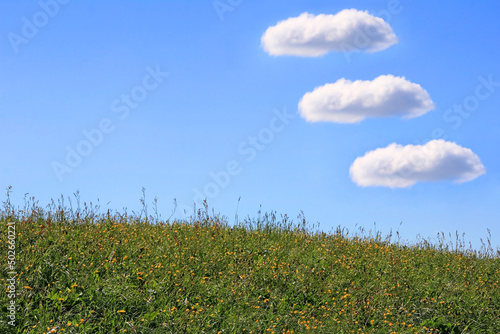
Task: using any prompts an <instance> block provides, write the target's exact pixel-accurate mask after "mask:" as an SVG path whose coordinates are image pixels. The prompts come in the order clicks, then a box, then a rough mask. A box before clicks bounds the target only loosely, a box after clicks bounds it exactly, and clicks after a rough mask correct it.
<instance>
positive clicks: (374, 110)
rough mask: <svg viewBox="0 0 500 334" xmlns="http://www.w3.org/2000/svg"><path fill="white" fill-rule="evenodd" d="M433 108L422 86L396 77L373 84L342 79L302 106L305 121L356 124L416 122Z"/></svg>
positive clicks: (307, 96)
mask: <svg viewBox="0 0 500 334" xmlns="http://www.w3.org/2000/svg"><path fill="white" fill-rule="evenodd" d="M434 107H435V106H434V102H432V100H431V98H430V96H429V93H427V91H426V90H425V89H423V88H422V87H421V86H420V85H418V84H415V83H412V82H410V81H408V80H406V79H405V78H404V77H395V76H393V75H381V76H379V77H378V78H375V79H374V80H373V81H362V80H356V81H350V80H346V79H340V80H338V81H337V82H335V83H330V84H326V85H324V86H320V87H316V88H315V89H314V90H313V91H312V92H309V93H306V94H305V95H304V96H303V97H302V99H301V100H300V102H299V111H300V114H301V115H302V117H303V118H305V119H306V120H308V121H310V122H335V123H357V122H361V121H362V120H364V119H365V118H367V117H392V116H402V117H404V118H413V117H418V116H422V115H423V114H425V113H427V112H428V111H430V110H432V109H434Z"/></svg>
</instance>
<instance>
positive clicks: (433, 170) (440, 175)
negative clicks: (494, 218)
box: [349, 139, 486, 188]
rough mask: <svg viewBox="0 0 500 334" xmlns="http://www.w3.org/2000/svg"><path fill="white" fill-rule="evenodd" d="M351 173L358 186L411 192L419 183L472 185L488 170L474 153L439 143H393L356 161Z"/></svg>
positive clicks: (449, 143) (440, 140)
mask: <svg viewBox="0 0 500 334" xmlns="http://www.w3.org/2000/svg"><path fill="white" fill-rule="evenodd" d="M349 172H350V175H351V179H352V180H353V181H354V182H355V183H356V184H357V185H358V186H362V187H368V186H381V187H389V188H407V187H411V186H413V185H414V184H416V183H417V182H438V181H448V180H453V181H454V182H456V183H462V182H467V181H472V180H474V179H475V178H477V177H478V176H480V175H483V174H485V173H486V168H485V167H484V166H483V164H482V163H481V160H480V159H479V157H478V156H477V155H476V154H475V153H474V152H472V151H471V150H470V149H468V148H465V147H462V146H459V145H457V144H455V143H452V142H448V141H445V140H443V139H438V140H431V141H429V142H428V143H426V144H425V145H406V146H401V145H398V144H396V143H393V144H390V145H389V146H387V147H385V148H378V149H376V150H374V151H370V152H367V153H366V154H365V155H364V156H362V157H359V158H357V159H356V160H354V163H353V164H352V165H351V168H350V169H349Z"/></svg>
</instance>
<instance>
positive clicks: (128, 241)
mask: <svg viewBox="0 0 500 334" xmlns="http://www.w3.org/2000/svg"><path fill="white" fill-rule="evenodd" d="M66 203H68V202H66ZM68 204H69V207H68V206H66V204H65V202H64V198H61V199H60V200H58V201H56V202H54V201H53V202H52V204H50V205H48V206H47V207H40V206H39V205H38V202H35V201H34V199H32V200H29V199H28V200H27V201H26V203H25V205H24V207H22V208H17V209H16V208H13V207H12V205H11V204H10V202H9V200H8V199H7V201H6V202H4V206H3V209H2V211H1V218H0V221H1V224H2V231H3V235H4V236H5V237H3V238H2V239H1V240H2V242H1V243H0V253H1V254H2V258H3V259H5V260H7V254H8V248H9V245H12V244H13V243H12V242H10V243H9V242H8V239H7V237H6V236H7V227H6V226H8V225H9V224H10V225H15V231H16V238H15V251H16V259H15V263H16V266H15V269H16V272H17V275H16V285H15V287H16V291H15V298H14V299H15V304H16V324H15V326H12V325H11V324H9V323H8V322H9V318H7V317H6V315H7V314H8V313H9V310H8V309H7V306H8V305H9V302H10V300H12V298H9V295H8V293H9V288H8V286H9V284H8V282H7V279H8V278H9V271H10V270H9V269H8V268H6V266H5V265H4V264H5V263H6V262H5V263H4V262H2V268H1V280H2V283H3V284H4V291H6V293H3V294H1V295H0V305H1V307H2V317H1V319H0V333H196V334H199V333H328V334H332V333H384V334H387V333H495V334H496V333H500V256H499V255H500V253H499V252H498V250H494V249H493V248H492V247H491V244H490V240H489V239H488V240H487V241H486V242H485V243H484V244H483V247H482V248H481V249H480V250H475V249H473V248H471V247H470V246H467V245H466V242H465V240H464V237H463V236H458V235H457V236H453V237H454V238H451V236H448V237H445V235H444V234H440V236H438V238H437V239H433V240H432V241H431V240H425V239H420V240H419V241H417V242H413V243H410V242H407V241H403V240H401V239H398V238H397V237H398V235H397V234H392V233H391V234H389V235H386V236H382V235H381V233H378V232H376V231H365V230H363V229H359V230H357V231H354V232H349V231H348V230H347V229H345V228H344V229H343V228H341V227H339V228H337V229H336V230H332V231H331V232H328V233H325V232H322V231H320V230H318V229H315V228H314V226H311V225H310V224H308V223H307V221H306V219H305V218H304V216H303V215H300V216H299V217H297V219H295V220H291V219H290V218H289V217H288V216H286V215H278V214H276V213H268V214H260V213H259V214H258V216H257V217H256V218H245V219H243V220H242V221H241V222H237V223H236V224H232V225H231V224H229V223H228V220H227V219H226V218H224V217H221V216H219V215H218V214H216V213H214V212H213V210H210V209H209V208H208V207H207V205H206V204H205V206H204V207H202V208H201V209H198V210H197V211H196V210H195V212H196V214H195V215H193V218H192V219H190V220H186V221H176V220H173V221H170V220H164V221H162V220H161V219H158V217H155V216H154V215H148V214H147V213H146V210H143V211H141V212H140V213H138V214H136V213H132V214H128V213H126V212H122V213H120V212H115V213H111V212H104V213H99V211H100V209H99V207H98V206H96V205H93V204H92V203H90V204H86V203H84V204H83V205H82V206H81V207H80V205H78V206H77V207H76V208H75V205H74V203H71V202H70V203H68ZM10 292H12V291H10ZM11 297H12V295H11Z"/></svg>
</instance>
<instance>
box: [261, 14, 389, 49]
mask: <svg viewBox="0 0 500 334" xmlns="http://www.w3.org/2000/svg"><path fill="white" fill-rule="evenodd" d="M261 42H262V47H263V48H264V50H265V51H266V52H268V53H269V54H271V55H273V56H284V55H292V56H301V57H318V56H322V55H324V54H327V53H328V52H330V51H334V52H335V51H336V52H351V51H361V50H362V51H367V52H376V51H381V50H384V49H387V48H388V47H389V46H391V45H393V44H396V43H397V42H398V39H397V37H396V35H395V34H394V32H393V31H392V28H391V26H390V25H389V24H388V23H387V22H385V21H384V20H383V19H381V18H379V17H375V16H373V15H370V14H368V12H366V11H359V10H356V9H344V10H342V11H340V12H338V13H337V14H335V15H331V14H330V15H327V14H319V15H313V14H309V13H302V14H300V15H299V16H298V17H291V18H288V19H286V20H284V21H280V22H278V24H276V25H275V26H272V27H269V28H268V29H267V30H266V32H265V33H264V35H262V39H261Z"/></svg>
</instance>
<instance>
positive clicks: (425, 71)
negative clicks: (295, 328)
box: [0, 0, 500, 246]
mask: <svg viewBox="0 0 500 334" xmlns="http://www.w3.org/2000/svg"><path fill="white" fill-rule="evenodd" d="M344 9H356V10H357V11H358V12H362V11H367V13H368V14H369V15H371V16H373V17H380V18H383V19H384V20H385V23H386V24H387V25H388V26H389V27H390V29H392V31H393V33H394V34H395V36H396V37H397V43H392V44H390V45H387V46H386V47H385V49H383V50H379V51H376V52H365V51H361V52H358V51H359V50H354V51H351V52H347V53H346V52H338V50H331V52H326V54H324V55H320V56H296V55H272V54H270V52H269V51H268V50H266V49H265V48H264V47H263V42H262V37H263V35H264V33H265V32H266V31H267V29H268V28H270V27H272V26H276V25H277V24H278V22H280V21H283V20H287V19H290V18H296V17H298V16H299V15H301V14H302V13H305V12H307V13H310V14H313V15H315V16H317V15H320V14H326V15H335V14H337V13H339V12H341V11H342V10H344ZM499 10H500V3H498V2H496V1H487V2H480V3H479V2H478V3H475V2H456V1H440V2H437V3H436V2H417V1H410V0H400V1H392V0H391V1H335V2H332V1H294V0H287V1H272V2H263V1H252V2H250V1H227V0H222V1H215V2H214V1H190V2H187V1H168V2H166V1H165V2H162V1H141V2H135V1H106V2H97V1H95V2H90V1H78V2H77V1H67V0H66V1H62V0H60V1H58V2H57V1H56V0H45V1H43V0H42V1H40V2H36V1H3V2H1V3H0V13H1V14H0V16H1V20H0V34H1V36H2V38H1V39H0V59H1V60H2V61H1V62H0V124H1V125H2V129H3V131H1V132H0V154H1V156H2V159H1V161H0V188H1V189H5V188H7V187H8V186H12V187H13V200H14V202H16V203H17V204H22V203H23V201H22V199H23V196H24V194H25V193H29V194H30V195H32V196H35V197H36V198H37V199H38V200H40V203H41V204H47V203H48V202H49V200H50V199H51V198H56V197H59V196H60V195H61V194H63V195H65V196H72V194H73V193H74V192H75V191H77V190H79V191H80V193H81V197H82V201H87V202H88V201H93V202H96V201H97V199H99V201H100V203H101V204H102V206H103V208H110V209H112V210H122V208H124V207H126V208H128V210H129V211H130V210H137V209H139V208H140V203H139V198H140V197H141V188H142V187H144V188H146V195H147V201H148V202H151V201H152V199H153V197H155V196H156V197H157V198H158V201H159V210H160V212H161V213H162V216H163V217H168V216H169V214H170V212H171V211H172V209H173V199H174V198H176V199H177V202H178V210H177V213H176V217H179V218H182V217H184V214H183V211H184V210H188V211H189V210H192V206H193V201H198V204H199V200H198V199H199V198H200V197H201V196H203V195H205V196H206V197H208V201H209V204H210V206H211V207H213V208H214V209H215V210H216V211H217V212H220V213H222V214H224V215H226V216H228V217H229V218H230V220H231V221H232V219H233V217H234V214H235V212H236V207H237V204H238V198H240V197H241V201H240V203H239V208H238V214H239V216H240V217H243V216H247V215H250V216H256V215H257V211H258V210H259V207H260V206H262V210H263V211H264V212H266V211H271V210H276V211H277V212H278V213H282V214H285V213H286V214H288V215H289V216H291V217H296V216H297V214H299V212H300V210H303V211H304V213H305V216H306V218H307V219H308V220H309V221H310V222H311V223H316V222H320V227H321V228H322V229H323V230H330V229H332V228H335V227H336V226H338V225H341V226H345V227H347V228H349V229H354V227H355V225H356V224H357V225H358V226H363V227H365V228H367V229H370V228H373V224H374V223H376V225H377V228H378V229H379V230H382V231H383V232H384V233H386V232H388V231H389V229H391V228H392V229H394V230H396V229H399V231H400V233H401V234H402V235H403V237H404V238H406V239H409V240H415V239H416V236H417V234H420V235H422V236H426V237H434V236H435V235H436V233H437V232H438V231H443V232H445V233H448V232H451V233H452V234H453V235H454V234H455V231H457V230H458V231H459V232H460V233H463V232H464V233H465V234H466V239H467V240H470V241H472V242H473V243H474V245H476V246H478V245H480V243H479V238H485V237H486V236H487V232H486V231H487V229H490V230H491V233H492V237H493V243H494V244H495V245H500V224H499V223H500V210H499V209H498V205H499V203H500V158H499V154H498V152H499V151H500V115H499V112H498V110H499V108H498V106H499V105H500V71H499V70H498V59H500V48H498V43H499V38H498V35H499V34H498V33H499V31H500V22H499V21H498V20H497V18H496V13H498V12H499ZM273 38H277V39H279V38H282V36H275V37H273ZM279 42H280V43H281V42H282V41H279ZM304 47H305V48H306V49H307V47H308V46H307V45H306V46H304ZM386 75H392V76H395V77H404V78H405V80H407V81H408V82H411V83H414V84H418V85H420V87H421V88H422V89H423V90H425V91H426V92H427V93H428V96H429V98H430V99H432V102H433V104H434V108H433V109H432V110H428V111H425V114H423V115H421V116H418V117H413V118H404V117H403V118H402V117H367V118H366V119H364V120H363V121H361V122H356V123H338V122H331V121H320V122H316V121H310V120H307V119H306V118H305V117H304V115H303V114H301V113H300V112H299V107H298V104H299V101H301V99H302V98H303V97H304V95H305V94H306V93H308V92H312V91H313V90H314V89H315V88H317V87H320V86H323V85H326V84H328V83H335V82H337V81H338V80H340V79H345V80H348V81H350V82H353V81H356V80H361V81H366V82H371V81H373V80H374V79H375V78H377V77H379V76H386ZM485 82H486V84H485ZM487 82H490V83H489V84H487ZM478 86H481V87H480V88H478ZM346 89H349V88H346ZM478 89H479V92H480V93H481V96H482V98H481V99H478V98H477V94H478ZM351 93H352V92H351V91H349V92H348V93H346V94H351ZM486 95H487V96H486ZM127 96H129V100H128V102H127ZM130 96H132V98H131V99H132V100H130ZM345 96H347V95H345ZM475 96H476V98H475ZM134 99H135V100H134ZM464 103H465V104H467V103H469V105H468V109H469V110H470V111H467V110H466V111H465V112H464V111H462V114H460V113H458V112H456V111H453V108H454V105H464ZM312 112H315V111H312ZM368 112H370V110H368ZM85 133H87V135H88V136H90V139H89V138H87V136H86V135H85ZM433 139H442V140H444V141H446V142H449V143H456V145H458V146H459V147H460V148H464V149H470V150H471V153H470V154H472V155H474V156H476V157H477V158H479V159H480V163H481V164H482V165H483V166H484V168H485V171H486V172H485V173H482V175H477V177H476V176H474V178H473V179H472V180H469V181H468V182H463V183H455V182H452V181H453V180H451V179H447V178H446V177H444V178H443V177H441V176H442V175H441V174H440V175H441V176H440V177H441V178H442V179H439V180H436V181H435V182H416V184H414V185H412V186H408V187H388V186H383V185H382V186H380V185H379V186H370V185H368V186H366V185H365V186H360V185H359V184H357V183H356V182H354V179H353V178H352V177H351V175H350V168H351V166H352V165H353V162H354V161H355V160H356V159H357V158H360V157H363V156H365V154H366V153H367V152H369V151H374V150H376V149H381V148H386V147H388V146H389V145H390V144H392V143H397V144H399V145H402V146H403V147H405V146H407V145H424V144H426V143H427V142H429V141H431V140H433ZM92 141H93V142H92ZM68 152H77V153H76V154H78V152H80V153H82V154H80V158H75V157H74V156H73V157H72V158H68V154H69V155H71V154H70V153H68ZM83 153H84V154H83ZM469 158H470V156H469ZM68 159H69V160H68ZM68 161H69V163H68ZM468 161H470V159H469V160H468ZM364 162H365V164H364V165H363V166H365V167H366V168H368V169H370V168H372V169H373V168H375V167H373V166H378V165H377V164H376V163H372V161H371V160H370V161H369V160H365V161H364ZM55 166H56V167H55ZM443 166H444V165H443ZM447 166H448V168H446V169H445V170H444V172H445V173H446V172H447V171H449V170H454V169H455V167H453V166H452V167H449V165H447ZM457 166H458V165H457ZM459 167H460V166H458V167H457V168H459ZM61 168H62V169H61ZM370 172H373V173H378V172H379V171H377V170H375V171H373V170H371V171H370ZM434 172H436V173H438V172H439V171H433V173H434ZM441 172H442V171H441ZM415 175H417V176H418V173H417V174H415ZM435 175H437V174H433V175H431V176H432V177H434V176H435ZM450 177H451V176H450ZM215 179H217V180H215ZM216 181H218V184H217V182H216ZM424 181H425V180H424ZM367 182H368V181H367ZM197 191H199V192H200V193H201V194H202V195H197ZM2 198H5V196H4V195H3V196H2ZM188 213H189V214H190V213H191V212H188ZM401 222H402V225H401V226H399V225H400V223H401Z"/></svg>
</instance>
